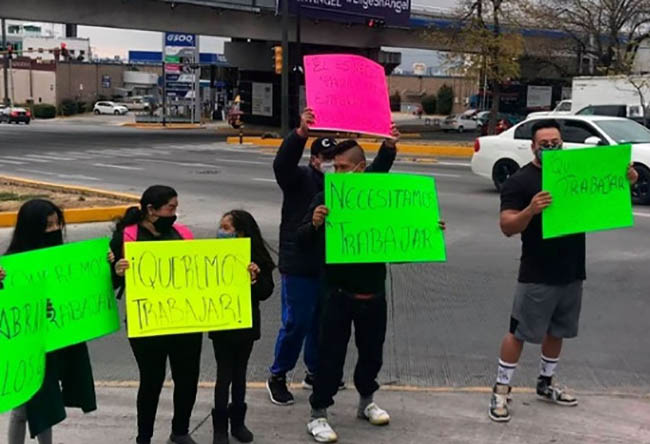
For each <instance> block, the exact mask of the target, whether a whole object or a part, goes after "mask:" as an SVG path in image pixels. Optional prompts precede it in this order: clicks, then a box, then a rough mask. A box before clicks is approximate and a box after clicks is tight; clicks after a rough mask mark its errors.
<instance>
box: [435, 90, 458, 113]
mask: <svg viewBox="0 0 650 444" xmlns="http://www.w3.org/2000/svg"><path fill="white" fill-rule="evenodd" d="M453 109H454V90H453V88H452V87H451V86H449V85H442V86H441V87H440V89H439V90H438V105H437V106H436V110H437V112H438V114H442V115H449V114H451V111H452V110H453Z"/></svg>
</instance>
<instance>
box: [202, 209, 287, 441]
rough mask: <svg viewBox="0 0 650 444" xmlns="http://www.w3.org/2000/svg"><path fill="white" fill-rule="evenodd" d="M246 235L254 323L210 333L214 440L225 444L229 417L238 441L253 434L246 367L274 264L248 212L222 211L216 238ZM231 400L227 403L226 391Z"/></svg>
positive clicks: (258, 334) (270, 291)
mask: <svg viewBox="0 0 650 444" xmlns="http://www.w3.org/2000/svg"><path fill="white" fill-rule="evenodd" d="M235 237H248V238H250V240H251V260H252V263H251V264H250V265H249V267H248V270H249V272H250V274H251V297H252V301H251V302H252V309H253V327H252V328H250V329H246V330H231V331H218V332H211V333H210V334H209V337H210V339H212V346H213V348H214V357H215V359H216V361H217V383H216V385H215V387H214V409H213V410H212V425H213V432H214V437H213V444H228V418H230V427H231V433H232V436H234V437H235V438H236V439H237V440H238V441H239V442H251V441H253V434H252V433H251V432H250V430H248V428H247V427H246V425H244V419H245V417H246V410H247V406H246V402H245V398H246V368H247V366H248V358H249V357H250V355H251V352H252V351H253V342H254V341H256V340H258V339H259V338H260V331H261V330H260V301H264V300H266V299H268V298H269V297H270V296H271V294H272V293H273V275H272V272H273V269H274V268H275V264H274V263H273V259H272V258H271V255H270V254H269V250H268V249H267V244H266V242H265V241H264V239H263V238H262V233H261V231H260V227H259V226H258V225H257V222H255V219H254V218H253V216H251V215H250V213H248V212H246V211H242V210H232V211H229V212H228V213H226V214H224V216H223V217H222V218H221V222H220V224H219V230H218V232H217V238H220V239H224V238H235ZM231 391H232V403H231V404H230V405H228V398H229V392H231Z"/></svg>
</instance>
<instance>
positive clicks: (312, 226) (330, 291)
mask: <svg viewBox="0 0 650 444" xmlns="http://www.w3.org/2000/svg"><path fill="white" fill-rule="evenodd" d="M334 168H335V170H336V172H337V173H363V172H364V171H366V172H384V171H379V170H378V169H377V168H376V166H375V165H371V166H370V167H368V168H366V158H365V154H364V152H363V149H362V148H361V147H360V146H359V145H358V144H357V142H355V141H354V140H347V141H344V142H341V143H340V144H338V145H337V147H336V150H335V158H334ZM328 213H329V210H328V209H327V207H325V205H324V193H323V192H320V193H319V194H318V195H316V197H315V198H314V200H313V202H312V204H311V206H310V210H309V212H308V213H307V215H306V216H305V218H304V219H303V221H302V224H301V226H300V227H299V228H298V240H299V242H300V246H301V248H303V250H304V251H310V252H313V253H312V254H314V255H317V257H318V258H319V260H320V264H321V271H323V263H324V258H325V228H324V223H325V217H326V216H327V214H328ZM385 283H386V265H385V264H383V263H373V264H345V265H326V266H325V267H324V285H325V291H324V293H325V298H326V299H325V301H324V304H323V308H322V311H323V313H322V318H321V340H320V344H319V352H320V354H321V357H322V360H321V362H320V365H319V368H318V372H317V374H316V378H315V380H314V391H313V393H312V395H311V397H310V399H309V401H310V404H311V408H312V413H311V420H310V422H309V424H308V425H307V430H308V432H309V433H310V434H311V435H312V436H313V437H314V439H315V440H316V441H318V442H336V440H337V435H336V433H335V432H334V430H333V429H332V428H331V427H330V425H329V423H328V420H327V408H328V407H330V406H331V405H332V404H334V395H336V393H337V391H338V382H339V381H340V380H341V377H342V375H343V366H344V364H345V355H346V351H347V346H348V342H349V340H350V335H351V329H352V324H353V323H354V335H355V343H356V345H357V349H358V355H359V357H358V361H357V365H356V368H355V371H354V385H355V387H356V388H357V391H358V392H359V396H360V398H359V399H360V401H359V410H358V416H359V418H362V419H364V420H367V421H369V422H370V423H371V424H373V425H385V424H388V423H389V421H390V416H389V415H388V413H387V412H386V411H385V410H383V409H381V408H380V407H379V406H378V405H377V404H375V402H374V401H373V394H374V393H375V392H376V391H377V390H378V389H379V385H378V384H377V381H376V378H377V375H378V374H379V371H380V370H381V367H382V363H383V346H384V339H385V336H386V316H387V314H386V313H387V309H386V291H385Z"/></svg>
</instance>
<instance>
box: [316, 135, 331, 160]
mask: <svg viewBox="0 0 650 444" xmlns="http://www.w3.org/2000/svg"><path fill="white" fill-rule="evenodd" d="M335 146H336V140H335V139H333V138H331V137H319V138H318V139H316V140H314V141H313V142H312V144H311V155H312V156H318V155H319V154H321V153H322V152H323V151H327V150H329V149H332V148H334V147H335Z"/></svg>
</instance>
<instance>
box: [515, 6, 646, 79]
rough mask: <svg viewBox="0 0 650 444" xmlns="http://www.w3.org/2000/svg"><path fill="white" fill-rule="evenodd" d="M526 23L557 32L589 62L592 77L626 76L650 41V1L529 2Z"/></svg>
mask: <svg viewBox="0 0 650 444" xmlns="http://www.w3.org/2000/svg"><path fill="white" fill-rule="evenodd" d="M528 3H529V8H528V11H529V13H528V19H529V21H530V23H535V24H536V25H537V26H539V27H545V28H550V29H559V30H562V31H564V32H565V33H566V34H567V36H569V38H570V39H572V40H573V41H574V42H575V44H576V46H577V49H578V51H579V52H580V53H581V54H582V55H583V56H586V57H587V58H589V59H590V60H591V63H592V64H593V66H592V68H593V70H592V71H591V74H601V75H610V74H626V73H628V72H629V68H630V63H629V62H630V60H633V59H634V56H635V54H636V52H637V50H638V48H639V45H640V44H641V42H643V41H644V40H645V39H647V38H649V37H650V0H528Z"/></svg>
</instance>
